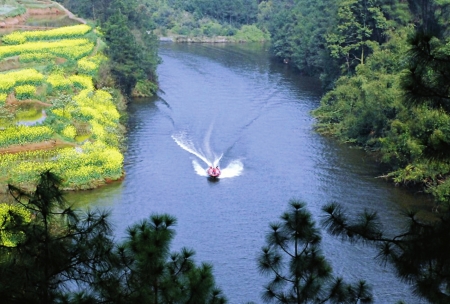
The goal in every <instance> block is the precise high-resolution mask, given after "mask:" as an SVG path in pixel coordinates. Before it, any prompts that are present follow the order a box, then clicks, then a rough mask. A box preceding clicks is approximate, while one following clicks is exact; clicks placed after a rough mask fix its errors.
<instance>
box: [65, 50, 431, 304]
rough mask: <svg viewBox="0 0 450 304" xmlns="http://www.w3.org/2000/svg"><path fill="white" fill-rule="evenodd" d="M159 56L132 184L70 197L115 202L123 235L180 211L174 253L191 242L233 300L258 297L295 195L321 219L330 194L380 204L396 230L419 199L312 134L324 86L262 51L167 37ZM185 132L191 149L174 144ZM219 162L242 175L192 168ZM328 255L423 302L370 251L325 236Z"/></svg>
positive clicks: (132, 147) (134, 136) (133, 135)
mask: <svg viewBox="0 0 450 304" xmlns="http://www.w3.org/2000/svg"><path fill="white" fill-rule="evenodd" d="M160 55H161V57H162V59H163V63H162V64H161V65H160V66H159V69H158V74H159V79H160V87H161V92H160V93H159V94H158V96H157V97H155V98H154V99H142V100H135V101H133V102H132V103H131V104H130V105H129V118H130V120H129V125H128V130H129V133H128V143H127V144H128V151H127V152H126V155H125V170H126V177H125V179H124V181H123V182H121V183H115V184H112V185H108V186H107V187H104V188H102V189H99V190H95V191H88V192H83V193H80V194H76V195H70V196H69V199H70V200H72V201H79V202H84V203H87V202H90V205H91V206H100V207H102V208H103V207H104V208H109V209H111V210H112V220H113V222H114V225H115V230H116V232H117V237H118V238H119V239H120V238H121V237H122V236H123V235H124V231H125V229H126V227H127V226H129V225H130V224H132V223H133V222H136V221H138V220H140V219H143V218H146V217H148V216H149V215H150V214H151V213H163V212H164V213H169V214H172V215H174V216H176V217H177V219H178V226H177V236H176V239H175V241H174V244H173V249H174V250H177V249H179V248H181V247H183V246H188V247H192V248H194V249H195V250H196V252H197V254H196V260H197V261H198V262H200V261H205V262H210V263H212V264H213V265H214V273H215V276H216V279H217V282H218V285H219V286H220V287H221V288H222V289H223V290H224V293H225V294H226V295H227V296H228V298H229V302H230V303H232V304H235V303H246V302H249V301H254V302H255V303H261V302H262V301H261V299H260V293H261V291H262V286H263V285H264V284H265V283H266V282H267V279H266V278H264V277H261V276H260V275H259V273H258V271H257V267H256V256H257V254H258V252H259V251H260V248H261V246H262V245H263V244H264V235H265V233H266V232H267V230H268V224H269V223H270V222H272V221H275V220H277V219H278V217H279V216H280V215H281V214H282V212H283V211H285V210H286V208H287V206H288V201H289V200H290V199H293V198H296V199H299V200H303V201H304V202H306V203H307V206H308V208H309V210H310V211H311V212H312V213H313V215H314V216H315V219H316V221H317V222H319V221H320V215H321V211H320V208H321V207H322V206H323V205H324V204H325V203H328V202H330V201H337V202H341V203H342V204H344V205H345V206H346V207H347V208H348V209H349V211H350V212H351V213H356V212H359V211H362V210H363V209H364V208H370V209H374V210H377V211H378V212H379V214H380V216H381V218H382V220H383V222H384V224H385V225H386V227H388V229H390V230H391V231H396V230H398V229H400V228H401V226H402V224H403V219H402V217H401V210H402V208H403V207H405V206H406V205H410V206H411V205H417V206H420V205H421V204H422V202H421V200H420V198H418V197H415V196H413V195H411V194H409V193H407V192H405V191H403V190H401V189H398V188H394V187H393V186H392V185H390V184H387V183H385V182H384V181H382V180H380V179H376V178H374V177H375V176H377V175H379V174H381V172H380V171H378V169H377V166H376V164H375V163H373V162H372V161H371V159H370V158H368V157H367V156H366V155H365V154H364V153H363V152H361V151H359V150H357V149H352V148H350V147H348V146H345V145H339V144H337V143H336V142H334V141H332V140H330V139H327V138H324V137H322V136H320V135H318V134H317V133H315V132H314V130H313V123H314V120H313V118H312V117H311V116H310V111H311V110H313V109H314V108H316V107H317V106H318V103H319V99H320V96H321V94H322V92H321V91H320V84H319V83H318V81H316V80H314V79H311V78H305V77H301V76H300V75H298V74H297V73H296V72H295V71H293V70H292V69H290V68H289V67H288V66H286V65H283V64H280V63H277V62H274V61H272V60H271V59H270V58H269V56H268V52H267V50H266V47H265V46H260V45H249V44H246V45H203V44H202V45H188V44H181V45H180V44H163V45H161V49H160ZM180 134H182V138H183V140H184V143H185V144H187V145H189V147H190V148H189V149H186V148H183V147H182V146H180V145H179V144H177V142H176V141H175V140H174V136H175V137H176V136H179V135H180ZM221 155H222V157H221V158H220V156H221ZM217 159H220V161H219V164H220V166H221V168H226V167H227V166H229V165H230V164H233V162H234V164H236V162H239V163H240V164H241V167H240V170H241V171H240V172H238V173H239V174H235V176H234V177H229V178H224V179H220V180H219V181H210V180H208V179H207V178H206V177H204V176H201V175H199V174H198V172H197V171H198V170H197V171H196V170H195V166H194V165H195V164H197V165H198V166H200V167H202V168H203V167H205V168H206V167H207V163H208V162H214V160H217ZM197 169H198V168H197ZM234 169H236V168H234ZM234 169H233V170H234ZM236 170H237V169H236ZM233 172H234V171H233ZM235 173H236V172H235ZM323 250H324V253H325V255H326V256H327V258H328V259H329V260H330V262H331V263H332V266H333V268H334V270H335V273H336V274H337V275H342V276H344V277H345V279H346V280H347V281H356V280H358V279H365V280H367V281H368V282H370V283H371V284H372V285H373V291H374V295H375V299H376V303H395V302H396V301H398V300H404V301H405V302H406V303H420V302H419V300H418V299H416V298H414V297H413V296H412V294H411V292H410V290H409V288H408V286H407V285H405V284H403V283H400V282H399V281H398V280H397V279H396V278H395V276H394V275H393V274H392V271H391V270H390V269H389V268H383V267H381V266H380V265H379V264H377V262H376V261H374V259H373V257H374V256H375V253H376V252H375V250H374V249H372V248H367V247H362V246H359V245H357V246H355V245H350V244H348V243H341V242H340V240H338V239H335V238H333V237H330V236H329V235H327V234H326V233H324V234H323Z"/></svg>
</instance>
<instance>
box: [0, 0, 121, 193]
mask: <svg viewBox="0 0 450 304" xmlns="http://www.w3.org/2000/svg"><path fill="white" fill-rule="evenodd" d="M14 4H16V6H15V7H16V8H18V9H19V10H20V11H22V12H23V9H25V10H26V12H25V13H24V14H21V16H22V17H18V15H16V16H11V15H12V13H11V11H12V10H11V9H10V10H8V12H7V13H6V14H3V20H11V18H15V20H19V21H20V22H23V20H24V19H26V17H27V16H28V15H32V14H34V13H36V12H39V13H42V12H43V11H44V12H45V11H49V12H51V13H52V14H56V10H57V14H67V12H66V11H65V10H64V8H63V7H61V5H60V4H58V3H54V2H50V1H30V0H27V1H19V0H17V1H8V4H7V5H9V7H13V6H14ZM36 9H37V10H38V11H36ZM33 10H35V11H33ZM42 10H43V11H42ZM16 11H17V10H16ZM24 16H25V17H24ZM21 18H23V19H21ZM80 21H81V20H80V19H78V22H80ZM20 22H19V23H16V22H15V24H14V28H13V29H12V32H11V30H9V31H7V32H10V33H8V34H4V35H2V37H1V40H2V43H1V45H0V130H1V131H0V185H1V188H0V189H1V191H5V190H6V185H7V183H12V184H16V185H17V184H20V185H23V186H27V185H32V184H33V183H34V182H35V181H36V179H37V178H38V174H39V173H41V172H42V171H44V170H52V171H53V172H54V173H56V174H58V175H60V176H62V178H63V180H64V183H63V186H64V189H88V188H94V187H97V186H99V185H102V184H104V183H106V182H109V181H112V180H118V179H120V178H121V177H122V176H123V167H122V165H123V164H122V163H123V155H122V153H121V150H120V147H121V141H122V138H123V132H124V131H123V129H124V128H123V126H122V125H121V114H120V112H119V110H123V109H124V107H125V106H124V101H123V98H122V97H121V94H120V93H119V92H118V91H117V90H115V89H113V88H112V85H113V82H112V81H111V79H110V76H108V75H109V74H108V72H107V70H106V68H105V64H106V63H107V61H108V58H107V57H106V56H105V55H104V54H103V49H104V48H105V43H104V42H103V41H102V38H101V35H99V33H98V32H97V31H96V30H95V29H94V28H93V27H92V26H89V25H86V24H78V25H73V26H64V27H58V28H47V29H42V30H26V31H25V29H29V28H28V27H27V26H24V24H20ZM10 26H11V25H10Z"/></svg>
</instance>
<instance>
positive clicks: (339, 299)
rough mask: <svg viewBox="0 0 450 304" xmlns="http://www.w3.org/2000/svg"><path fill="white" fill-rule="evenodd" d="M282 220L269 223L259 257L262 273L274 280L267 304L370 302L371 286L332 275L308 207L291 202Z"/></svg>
mask: <svg viewBox="0 0 450 304" xmlns="http://www.w3.org/2000/svg"><path fill="white" fill-rule="evenodd" d="M280 219H281V221H280V222H276V223H272V224H270V231H269V232H268V233H267V234H266V243H267V246H265V247H263V248H262V252H261V253H260V255H259V258H258V262H259V264H258V266H259V270H260V272H261V273H262V274H263V275H265V276H269V277H272V280H271V281H270V283H269V284H268V285H267V286H265V292H264V294H263V296H262V299H263V300H264V302H266V303H326V302H331V303H357V302H358V301H359V302H360V303H371V302H372V295H371V292H370V290H369V286H368V285H367V284H366V283H365V282H364V281H360V282H359V283H357V284H354V285H351V284H346V283H345V282H344V280H343V279H342V278H340V277H338V278H334V277H333V276H332V269H331V266H330V264H329V263H328V262H327V261H326V259H325V257H324V256H323V255H322V253H321V250H320V242H321V236H320V232H319V230H318V229H317V228H316V227H315V223H314V221H313V219H312V217H311V214H310V213H309V212H308V211H307V210H306V207H305V204H304V203H302V202H298V201H291V202H290V205H289V210H288V211H287V212H285V213H284V214H283V215H282V216H281V218H280Z"/></svg>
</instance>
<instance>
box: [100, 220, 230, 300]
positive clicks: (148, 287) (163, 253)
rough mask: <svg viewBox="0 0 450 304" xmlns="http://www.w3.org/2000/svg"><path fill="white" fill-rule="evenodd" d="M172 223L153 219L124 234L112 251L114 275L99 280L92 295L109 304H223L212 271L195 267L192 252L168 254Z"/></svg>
mask: <svg viewBox="0 0 450 304" xmlns="http://www.w3.org/2000/svg"><path fill="white" fill-rule="evenodd" d="M175 224H176V219H175V218H174V217H172V216H170V215H167V214H163V215H152V216H151V217H150V219H145V220H143V221H141V222H140V223H138V224H135V225H133V226H131V227H130V228H129V229H128V236H127V238H126V240H125V242H124V243H123V244H121V245H120V246H118V247H117V250H116V261H115V264H114V267H113V269H112V270H111V271H110V272H108V273H104V275H100V276H98V284H97V285H96V286H99V288H98V290H97V293H98V294H99V295H100V296H99V298H100V299H101V301H103V302H113V303H148V304H163V303H164V304H165V303H167V304H168V303H185V304H188V303H191V304H198V303H205V304H221V303H226V299H225V297H224V296H223V295H222V292H221V291H220V290H219V289H218V288H217V287H216V286H215V282H214V277H213V275H212V266H211V265H209V264H206V263H203V264H201V265H200V266H197V265H196V264H195V262H194V260H193V256H194V254H195V253H194V251H193V250H191V249H187V248H183V249H181V252H177V253H170V245H171V242H172V240H173V238H174V236H175V231H174V230H173V226H174V225H175Z"/></svg>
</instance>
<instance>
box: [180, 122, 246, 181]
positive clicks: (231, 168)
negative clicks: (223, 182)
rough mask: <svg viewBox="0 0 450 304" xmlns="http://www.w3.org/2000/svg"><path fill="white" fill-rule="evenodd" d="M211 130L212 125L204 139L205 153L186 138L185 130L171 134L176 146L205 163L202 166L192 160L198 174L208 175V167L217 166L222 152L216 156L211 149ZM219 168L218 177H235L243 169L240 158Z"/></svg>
mask: <svg viewBox="0 0 450 304" xmlns="http://www.w3.org/2000/svg"><path fill="white" fill-rule="evenodd" d="M211 131H212V127H211V128H210V130H208V132H207V134H206V137H205V141H204V149H205V151H206V152H207V154H206V155H205V153H203V150H201V149H197V148H196V147H195V145H194V143H193V142H192V140H191V139H189V138H188V136H187V134H186V132H180V133H177V134H174V135H172V138H173V140H174V141H175V142H176V143H177V145H178V146H180V147H181V148H182V149H183V150H185V151H187V152H189V153H191V154H193V155H195V156H197V157H198V158H199V159H201V160H202V161H203V162H204V163H205V164H206V165H207V167H206V168H203V167H202V165H200V164H199V163H198V161H197V160H196V159H194V160H193V161H192V165H193V167H194V170H195V172H196V173H197V174H198V175H200V176H208V173H207V170H208V168H209V167H217V166H219V163H220V160H221V159H222V157H223V153H222V154H220V156H217V155H216V154H215V153H213V152H212V151H211V147H210V144H209V139H210V137H211ZM220 170H221V174H220V178H229V177H235V176H239V175H241V174H242V171H243V170H244V165H243V164H242V162H241V161H240V160H233V161H231V162H230V163H229V164H228V166H226V167H225V168H221V169H220Z"/></svg>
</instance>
